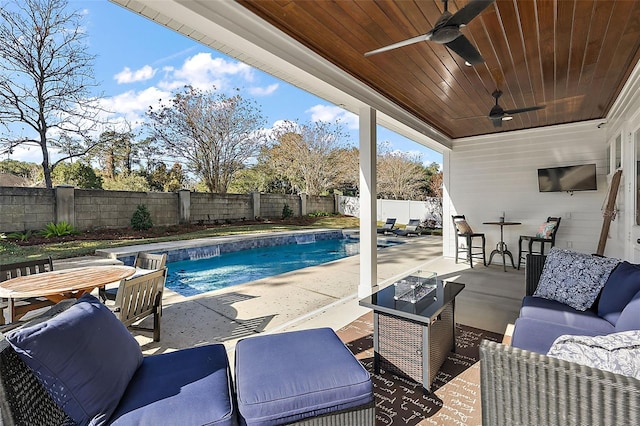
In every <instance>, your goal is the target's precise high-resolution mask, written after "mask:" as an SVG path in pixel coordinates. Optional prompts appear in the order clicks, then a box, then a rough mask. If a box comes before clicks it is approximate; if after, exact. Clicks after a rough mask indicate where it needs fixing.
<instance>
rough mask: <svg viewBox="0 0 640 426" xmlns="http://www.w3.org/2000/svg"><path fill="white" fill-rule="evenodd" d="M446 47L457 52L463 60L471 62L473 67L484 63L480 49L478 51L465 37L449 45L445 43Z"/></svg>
mask: <svg viewBox="0 0 640 426" xmlns="http://www.w3.org/2000/svg"><path fill="white" fill-rule="evenodd" d="M445 46H447V47H448V48H449V49H451V50H453V51H454V52H456V53H457V54H458V55H459V56H460V57H461V58H462V59H464V60H465V61H467V62H469V63H470V64H471V65H477V64H481V63H483V62H484V58H483V57H482V55H480V52H478V49H476V48H475V47H474V46H473V44H471V42H470V41H469V40H467V38H466V37H465V36H463V35H461V36H460V37H458V38H456V39H454V40H452V41H450V42H449V43H445Z"/></svg>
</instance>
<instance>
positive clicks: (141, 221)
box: [131, 204, 153, 231]
mask: <svg viewBox="0 0 640 426" xmlns="http://www.w3.org/2000/svg"><path fill="white" fill-rule="evenodd" d="M152 226H153V221H152V220H151V213H149V209H147V206H145V205H144V204H138V207H137V208H136V211H135V212H133V216H132V217H131V227H132V228H133V229H134V230H136V231H146V230H147V229H149V228H151V227H152Z"/></svg>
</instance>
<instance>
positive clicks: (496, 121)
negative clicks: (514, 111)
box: [491, 118, 502, 127]
mask: <svg viewBox="0 0 640 426" xmlns="http://www.w3.org/2000/svg"><path fill="white" fill-rule="evenodd" d="M491 121H493V127H502V118H492V119H491Z"/></svg>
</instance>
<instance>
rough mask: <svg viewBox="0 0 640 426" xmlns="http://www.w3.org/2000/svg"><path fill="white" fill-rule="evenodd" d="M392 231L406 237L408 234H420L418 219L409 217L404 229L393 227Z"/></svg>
mask: <svg viewBox="0 0 640 426" xmlns="http://www.w3.org/2000/svg"><path fill="white" fill-rule="evenodd" d="M393 233H394V234H396V235H401V236H403V237H408V236H409V235H420V220H419V219H409V223H408V224H407V226H405V228H404V229H394V230H393Z"/></svg>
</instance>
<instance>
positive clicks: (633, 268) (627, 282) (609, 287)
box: [598, 262, 640, 325]
mask: <svg viewBox="0 0 640 426" xmlns="http://www.w3.org/2000/svg"><path fill="white" fill-rule="evenodd" d="M639 291H640V265H632V264H631V263H629V262H621V263H620V264H619V265H618V266H617V267H616V269H614V270H613V272H612V273H611V275H609V279H608V280H607V283H606V284H605V285H604V288H603V289H602V293H601V294H600V301H599V302H598V315H600V316H601V317H602V318H605V319H606V320H607V321H609V322H610V323H611V324H613V325H615V324H616V322H618V318H619V317H620V314H621V313H622V310H623V309H624V308H625V306H627V303H629V301H630V300H631V299H632V298H633V296H634V295H635V294H636V293H637V292H639Z"/></svg>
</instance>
